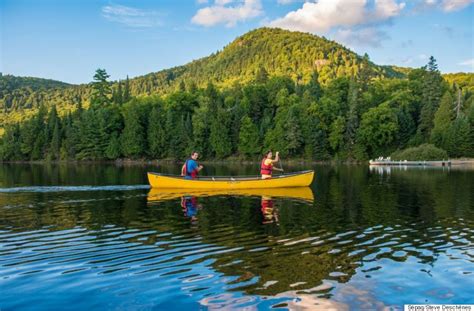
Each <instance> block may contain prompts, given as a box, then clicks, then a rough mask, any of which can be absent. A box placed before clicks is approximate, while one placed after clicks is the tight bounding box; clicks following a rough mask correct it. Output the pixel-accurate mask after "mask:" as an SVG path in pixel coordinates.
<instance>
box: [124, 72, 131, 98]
mask: <svg viewBox="0 0 474 311" xmlns="http://www.w3.org/2000/svg"><path fill="white" fill-rule="evenodd" d="M130 99H132V97H131V95H130V81H129V80H128V75H127V79H126V80H125V86H124V89H123V102H124V103H127V102H128V101H129V100H130Z"/></svg>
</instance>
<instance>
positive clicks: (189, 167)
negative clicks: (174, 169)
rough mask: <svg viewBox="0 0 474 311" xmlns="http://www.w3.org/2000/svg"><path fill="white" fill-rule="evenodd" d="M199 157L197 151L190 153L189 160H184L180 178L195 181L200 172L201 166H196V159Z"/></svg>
mask: <svg viewBox="0 0 474 311" xmlns="http://www.w3.org/2000/svg"><path fill="white" fill-rule="evenodd" d="M198 157H199V153H198V152H197V151H193V152H192V153H191V158H190V159H188V160H186V162H185V163H184V164H183V167H182V168H181V176H184V178H185V179H196V178H197V175H198V173H199V171H200V170H202V168H203V166H202V165H198V163H197V158H198Z"/></svg>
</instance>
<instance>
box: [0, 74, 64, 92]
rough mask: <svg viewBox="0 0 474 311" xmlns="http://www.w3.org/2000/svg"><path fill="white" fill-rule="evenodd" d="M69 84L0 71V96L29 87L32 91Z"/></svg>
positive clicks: (57, 87) (62, 86)
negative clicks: (4, 73)
mask: <svg viewBox="0 0 474 311" xmlns="http://www.w3.org/2000/svg"><path fill="white" fill-rule="evenodd" d="M68 86H71V85H70V84H68V83H64V82H61V81H56V80H50V79H42V78H33V77H17V76H13V75H3V74H1V73H0V96H1V97H2V98H3V96H4V95H7V94H10V93H12V92H14V91H15V90H20V89H30V90H32V91H38V90H50V89H59V88H65V87H68Z"/></svg>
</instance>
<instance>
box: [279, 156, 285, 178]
mask: <svg viewBox="0 0 474 311" xmlns="http://www.w3.org/2000/svg"><path fill="white" fill-rule="evenodd" d="M278 163H280V174H283V173H284V172H285V170H284V169H283V165H282V163H281V158H280V157H279V156H278Z"/></svg>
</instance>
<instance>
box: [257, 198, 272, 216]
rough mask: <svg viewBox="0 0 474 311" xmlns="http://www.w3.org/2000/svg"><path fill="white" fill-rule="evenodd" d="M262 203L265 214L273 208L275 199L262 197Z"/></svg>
mask: <svg viewBox="0 0 474 311" xmlns="http://www.w3.org/2000/svg"><path fill="white" fill-rule="evenodd" d="M260 203H261V206H262V213H263V214H265V212H266V211H268V210H269V209H270V210H273V200H272V199H270V200H265V199H262V201H261V202H260Z"/></svg>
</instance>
